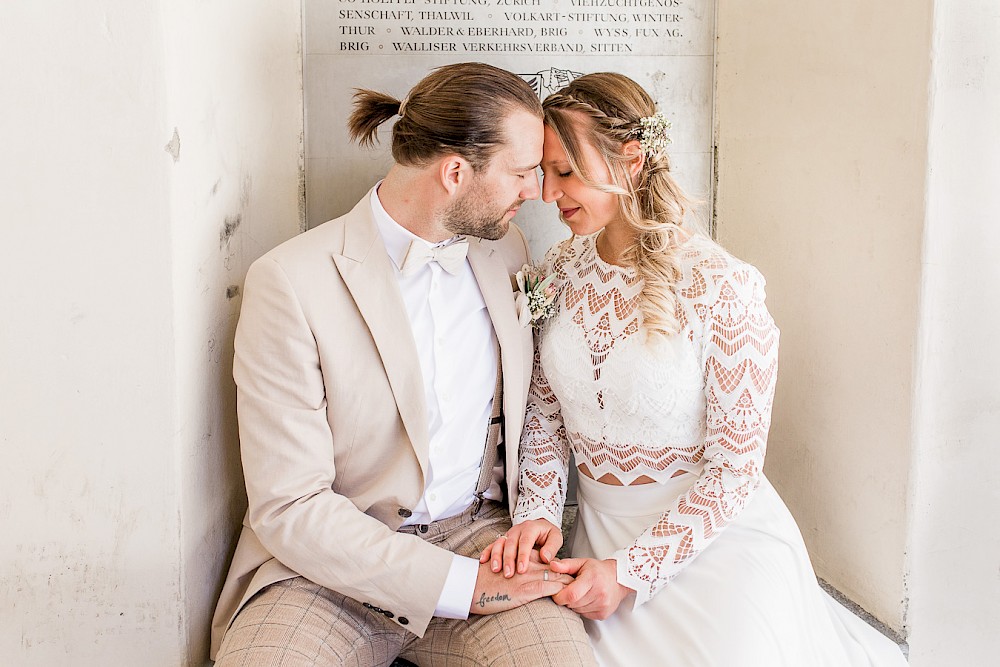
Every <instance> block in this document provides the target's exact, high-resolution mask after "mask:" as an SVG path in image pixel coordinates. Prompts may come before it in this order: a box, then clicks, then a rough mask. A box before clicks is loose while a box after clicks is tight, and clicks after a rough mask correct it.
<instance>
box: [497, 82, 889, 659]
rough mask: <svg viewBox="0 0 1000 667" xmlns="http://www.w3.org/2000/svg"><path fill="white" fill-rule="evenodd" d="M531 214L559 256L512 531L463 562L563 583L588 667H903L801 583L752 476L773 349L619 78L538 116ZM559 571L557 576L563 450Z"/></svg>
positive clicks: (791, 536) (760, 285)
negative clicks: (567, 581)
mask: <svg viewBox="0 0 1000 667" xmlns="http://www.w3.org/2000/svg"><path fill="white" fill-rule="evenodd" d="M543 106H544V109H545V122H546V128H545V144H544V157H543V159H542V170H543V173H544V185H543V189H542V197H543V199H544V200H545V201H546V202H555V203H556V205H557V206H558V207H559V212H560V217H561V219H562V220H563V222H565V223H566V224H567V225H568V226H569V228H570V229H571V230H572V232H573V236H572V237H571V238H570V239H569V240H567V241H565V242H563V243H561V244H558V245H557V246H555V247H554V248H553V249H552V250H550V251H549V253H548V255H547V256H546V269H547V272H549V273H552V274H554V275H555V279H554V282H553V283H552V284H553V285H554V286H555V287H556V289H557V290H558V292H557V296H556V300H555V304H554V306H555V308H554V314H553V315H552V316H551V317H550V318H548V319H547V320H545V321H544V322H542V323H541V326H540V335H539V336H538V338H537V341H536V343H537V351H536V358H535V369H534V373H533V377H532V384H531V391H530V395H529V399H528V414H527V416H526V418H525V431H524V433H523V435H522V438H521V465H520V472H519V484H520V499H519V501H518V503H517V508H516V511H515V514H514V523H515V524H516V525H515V526H514V527H513V528H512V529H511V530H510V531H508V533H507V535H506V536H501V537H499V538H498V539H497V540H496V542H495V543H494V544H493V545H491V546H490V547H487V549H485V550H484V551H483V554H482V559H481V560H482V562H486V561H491V564H492V568H493V570H494V571H497V572H499V571H500V570H501V569H503V570H504V571H505V574H507V575H508V576H510V575H511V574H513V571H514V570H515V568H516V569H517V570H518V571H521V570H522V568H524V567H525V566H526V564H527V561H528V559H529V557H530V554H531V550H532V549H533V548H539V549H540V551H541V557H542V559H543V560H544V561H546V562H549V567H550V569H551V570H552V571H553V572H556V573H566V574H571V575H574V576H575V577H576V579H575V581H574V583H573V584H571V585H569V586H567V587H566V588H565V589H564V590H563V591H562V592H561V593H559V594H558V595H556V596H555V598H554V599H555V601H556V602H557V603H559V604H562V605H565V606H568V607H569V608H571V609H574V610H576V611H577V612H578V613H580V614H581V615H582V616H583V617H584V618H585V622H586V625H587V630H588V633H589V634H590V637H591V640H592V642H593V645H594V649H595V652H596V654H597V657H598V660H599V661H600V662H601V663H602V664H605V665H626V664H628V665H635V664H656V665H678V666H683V667H692V666H702V665H703V666H708V667H733V666H739V665H761V666H765V665H766V666H768V667H773V666H776V665H787V666H789V667H804V666H809V665H830V666H837V667H842V666H845V665H905V664H906V663H905V660H904V658H903V656H902V653H901V652H900V651H899V649H898V647H896V645H895V644H893V643H892V642H891V641H890V640H889V639H887V638H886V637H884V636H882V635H881V634H879V633H878V632H877V631H875V630H874V629H873V628H871V627H869V626H868V625H867V624H865V623H864V622H863V621H861V620H860V619H858V618H857V617H855V616H854V615H853V614H851V613H850V612H848V611H847V610H845V609H844V608H843V607H841V606H840V605H839V604H838V603H836V602H835V601H834V600H833V599H831V598H830V597H829V596H828V595H827V594H826V593H824V592H823V591H822V590H821V589H820V588H819V586H818V585H817V583H816V578H815V575H814V574H813V570H812V566H811V564H810V562H809V556H808V554H807V553H806V549H805V545H804V544H803V542H802V538H801V536H800V534H799V531H798V528H797V527H796V525H795V522H794V520H793V519H792V516H791V514H790V513H789V512H788V509H787V508H786V507H785V505H784V503H783V502H782V501H781V499H780V498H779V497H778V494H777V493H776V492H775V490H774V488H773V487H772V486H771V484H770V482H768V480H767V478H766V477H765V476H764V472H763V464H764V453H765V449H766V445H767V431H768V426H769V423H770V416H771V403H772V400H773V396H774V384H775V378H776V373H777V357H778V329H777V327H775V324H774V321H773V320H772V319H771V316H770V315H769V314H768V311H767V308H766V307H765V305H764V279H763V277H762V276H761V274H760V273H759V272H758V271H757V270H756V269H755V268H754V267H753V266H751V265H749V264H747V263H746V262H743V261H741V260H739V259H737V258H735V257H733V256H732V255H730V254H729V253H728V252H726V251H725V250H724V249H723V248H721V247H720V246H719V245H717V244H716V243H714V242H713V241H712V240H711V239H709V238H708V237H707V236H705V235H703V234H701V233H698V232H697V231H696V230H694V229H692V228H691V227H690V225H689V224H688V223H687V222H686V221H685V213H686V212H687V211H688V208H689V204H688V202H687V200H686V199H685V197H684V195H683V193H682V192H681V190H680V189H679V187H678V186H677V183H676V182H675V181H674V179H673V177H672V175H671V173H670V162H669V158H668V156H667V153H666V152H665V147H666V145H667V144H668V143H669V139H668V137H667V135H666V129H667V127H669V123H667V122H666V120H665V119H664V118H663V116H662V115H659V114H657V113H656V109H655V107H654V102H653V100H652V99H651V98H650V96H649V95H648V94H647V93H646V92H645V91H644V90H643V89H642V88H641V87H640V86H639V85H638V84H636V83H635V82H634V81H632V80H631V79H629V78H627V77H624V76H621V75H618V74H610V73H603V74H590V75H586V76H583V77H580V78H578V79H576V80H575V81H573V82H572V83H571V84H570V85H569V86H567V87H566V88H563V89H562V90H560V91H559V92H558V93H555V94H553V95H551V96H550V97H548V98H547V99H546V100H545V103H544V105H543ZM571 451H572V453H573V454H574V455H575V457H576V461H577V462H578V464H579V465H578V467H579V471H580V476H579V477H580V488H579V513H578V516H577V520H576V524H575V526H574V529H573V532H572V536H571V538H570V542H571V543H570V553H571V556H572V557H571V558H567V559H562V560H559V559H556V558H555V554H556V552H557V551H558V549H559V548H560V546H561V545H562V535H561V532H560V528H559V527H560V525H561V518H562V514H563V504H564V502H565V497H566V489H567V467H568V465H569V460H570V452H571Z"/></svg>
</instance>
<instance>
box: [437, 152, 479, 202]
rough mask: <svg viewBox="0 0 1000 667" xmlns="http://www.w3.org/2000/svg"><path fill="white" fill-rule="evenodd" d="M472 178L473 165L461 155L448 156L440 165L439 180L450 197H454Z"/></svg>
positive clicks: (442, 159)
mask: <svg viewBox="0 0 1000 667" xmlns="http://www.w3.org/2000/svg"><path fill="white" fill-rule="evenodd" d="M471 176H472V165H471V164H469V161H468V160H466V159H465V158H464V157H462V156H461V155H455V154H452V155H446V156H445V157H443V158H441V161H440V162H439V163H438V180H439V181H440V182H441V185H442V187H444V189H445V191H446V192H447V193H448V195H449V196H454V195H455V193H457V192H458V191H459V190H460V189H461V188H462V186H463V185H464V184H465V182H466V180H468V179H469V178H471Z"/></svg>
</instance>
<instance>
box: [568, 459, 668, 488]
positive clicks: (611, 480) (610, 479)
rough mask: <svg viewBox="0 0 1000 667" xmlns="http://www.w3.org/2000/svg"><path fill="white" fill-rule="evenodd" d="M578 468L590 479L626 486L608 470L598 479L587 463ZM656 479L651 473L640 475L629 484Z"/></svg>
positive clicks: (650, 482)
mask: <svg viewBox="0 0 1000 667" xmlns="http://www.w3.org/2000/svg"><path fill="white" fill-rule="evenodd" d="M576 469H577V470H579V471H580V474H581V475H585V476H587V477H589V478H590V479H593V480H594V481H595V482H600V483H601V484H610V485H611V486H625V485H624V484H622V481H621V480H620V479H618V478H617V477H615V476H614V475H612V474H611V473H610V472H606V473H604V474H603V475H601V478H600V479H596V478H595V477H594V474H593V473H592V472H590V468H588V467H587V464H586V463H581V464H580V465H578V466H577V467H576ZM686 474H687V472H686V471H684V470H678V471H677V472H675V473H674V474H673V475H671V477H677V476H679V475H686ZM655 481H656V480H655V479H653V478H652V477H650V476H649V475H640V476H638V477H636V478H635V480H633V481H632V483H631V484H629V486H636V485H638V484H652V483H653V482H655Z"/></svg>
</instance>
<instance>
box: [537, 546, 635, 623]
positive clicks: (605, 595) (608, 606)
mask: <svg viewBox="0 0 1000 667" xmlns="http://www.w3.org/2000/svg"><path fill="white" fill-rule="evenodd" d="M549 567H551V568H552V570H553V571H554V572H559V573H560V574H561V575H566V574H571V575H573V576H574V577H576V579H575V581H573V582H572V583H571V584H569V585H568V586H566V587H565V588H563V590H562V591H561V592H559V593H557V594H555V595H553V596H552V599H553V600H554V601H555V603H556V604H559V605H562V606H564V607H569V608H570V609H572V610H573V611H575V612H576V613H578V614H580V615H581V616H583V617H584V618H589V619H590V620H592V621H603V620H604V619H606V618H608V617H609V616H611V614H613V613H615V610H616V609H618V605H620V604H621V603H622V600H624V599H625V597H626V596H627V595H628V594H629V593H632V592H633V591H632V589H631V588H628V587H626V586H622V585H621V584H619V583H618V562H617V561H615V560H612V559H610V558H609V559H608V560H596V559H594V558H564V559H562V560H554V561H552V562H551V563H549Z"/></svg>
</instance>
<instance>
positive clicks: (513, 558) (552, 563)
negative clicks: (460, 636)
mask: <svg viewBox="0 0 1000 667" xmlns="http://www.w3.org/2000/svg"><path fill="white" fill-rule="evenodd" d="M562 543H563V537H562V531H561V530H560V529H559V528H558V527H557V526H555V525H553V524H552V522H551V521H548V520H546V519H532V520H530V521H525V522H523V523H519V524H517V525H516V526H514V527H513V528H511V529H510V530H508V531H507V534H506V535H501V536H498V537H497V539H496V541H494V542H493V544H491V545H489V546H488V547H486V548H485V549H483V553H482V554H481V555H480V556H479V563H480V567H481V568H482V567H489V569H490V571H491V572H493V573H494V574H500V573H501V570H502V575H503V577H504V578H506V579H510V578H512V577H515V576H516V575H525V574H527V573H529V572H531V571H534V570H536V569H538V568H539V567H545V566H546V564H547V569H548V570H550V571H551V572H552V573H553V574H554V576H553V579H554V580H555V581H556V582H557V583H558V584H559V586H558V589H559V590H557V591H556V590H554V592H553V593H550V595H551V596H552V600H553V601H554V602H555V603H556V604H559V605H562V606H564V607H568V608H569V609H572V610H573V611H575V612H577V613H578V614H580V615H581V616H583V617H584V618H589V619H592V620H604V619H606V618H608V617H609V616H611V614H613V613H614V612H615V610H616V609H618V605H620V604H621V602H622V600H624V599H625V597H626V596H627V595H628V594H629V593H631V592H632V589H630V588H628V587H626V586H622V585H621V584H619V583H618V566H617V562H616V561H614V560H611V559H608V560H597V559H594V558H563V559H559V558H556V557H555V556H556V553H558V552H559V548H560V547H561V546H562ZM536 548H537V550H536ZM548 583H551V582H548ZM473 606H475V600H473Z"/></svg>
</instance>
